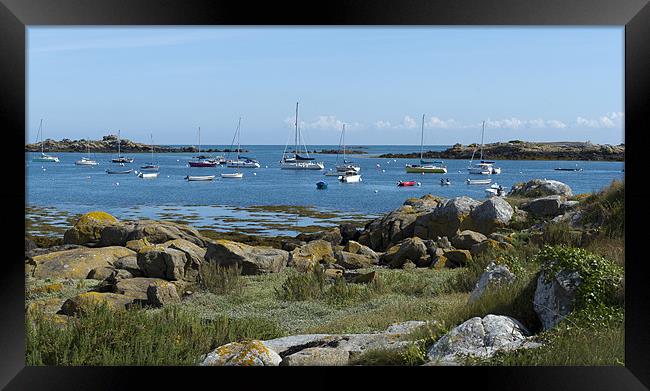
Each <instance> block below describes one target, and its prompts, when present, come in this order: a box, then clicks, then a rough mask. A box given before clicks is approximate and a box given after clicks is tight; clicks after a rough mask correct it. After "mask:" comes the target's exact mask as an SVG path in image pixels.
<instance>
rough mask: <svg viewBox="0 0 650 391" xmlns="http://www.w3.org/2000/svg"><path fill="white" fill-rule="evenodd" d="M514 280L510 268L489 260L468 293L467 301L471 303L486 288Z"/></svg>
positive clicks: (481, 294)
mask: <svg viewBox="0 0 650 391" xmlns="http://www.w3.org/2000/svg"><path fill="white" fill-rule="evenodd" d="M514 280H515V275H514V274H512V272H511V271H510V269H508V267H507V266H505V265H497V264H495V263H494V262H490V263H489V264H488V265H487V267H486V268H485V271H484V272H483V274H481V277H480V278H479V280H478V282H477V283H476V286H474V289H473V290H472V292H471V293H470V294H469V300H468V303H470V304H471V303H473V302H475V301H476V300H478V299H479V298H480V297H481V296H483V293H485V291H486V290H488V289H493V288H495V287H497V286H499V285H505V284H510V283H512V282H513V281H514Z"/></svg>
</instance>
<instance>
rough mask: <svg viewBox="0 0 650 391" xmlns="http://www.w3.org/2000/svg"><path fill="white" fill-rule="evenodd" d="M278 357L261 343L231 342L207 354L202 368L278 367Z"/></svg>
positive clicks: (255, 341) (254, 341)
mask: <svg viewBox="0 0 650 391" xmlns="http://www.w3.org/2000/svg"><path fill="white" fill-rule="evenodd" d="M280 361H282V358H281V357H280V355H278V354H277V353H276V352H274V351H273V350H272V349H269V348H268V347H267V346H266V345H264V343H262V341H259V340H250V341H242V342H231V343H229V344H226V345H223V346H220V347H218V348H216V349H215V350H214V351H212V352H210V353H208V355H207V356H206V357H205V359H203V361H202V362H201V364H200V365H202V366H278V365H279V364H280Z"/></svg>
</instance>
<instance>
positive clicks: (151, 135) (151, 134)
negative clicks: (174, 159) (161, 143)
mask: <svg viewBox="0 0 650 391" xmlns="http://www.w3.org/2000/svg"><path fill="white" fill-rule="evenodd" d="M149 136H150V137H151V164H153V133H150V134H149Z"/></svg>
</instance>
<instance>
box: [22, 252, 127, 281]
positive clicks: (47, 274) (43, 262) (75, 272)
mask: <svg viewBox="0 0 650 391" xmlns="http://www.w3.org/2000/svg"><path fill="white" fill-rule="evenodd" d="M134 254H135V253H134V252H133V251H131V250H129V249H128V248H125V247H116V246H114V247H102V248H88V247H79V248H75V249H72V250H65V251H56V252H51V253H48V254H44V255H38V256H35V257H33V258H32V262H31V263H30V264H29V265H27V266H28V267H29V268H30V269H31V270H30V271H29V273H30V274H31V275H32V276H33V277H35V278H39V279H45V278H75V279H84V278H86V277H87V276H88V273H90V271H91V270H93V269H95V268H97V267H110V266H111V265H112V263H113V262H115V261H116V260H118V259H119V258H122V257H126V256H129V255H134Z"/></svg>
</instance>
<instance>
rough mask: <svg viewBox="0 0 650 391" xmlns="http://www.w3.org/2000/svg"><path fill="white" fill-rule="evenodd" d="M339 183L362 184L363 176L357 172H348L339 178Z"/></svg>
mask: <svg viewBox="0 0 650 391" xmlns="http://www.w3.org/2000/svg"><path fill="white" fill-rule="evenodd" d="M339 181H341V182H343V183H356V182H361V175H359V174H358V173H357V172H356V171H347V172H345V173H344V174H343V175H341V176H339Z"/></svg>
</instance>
